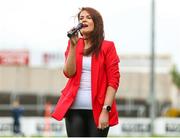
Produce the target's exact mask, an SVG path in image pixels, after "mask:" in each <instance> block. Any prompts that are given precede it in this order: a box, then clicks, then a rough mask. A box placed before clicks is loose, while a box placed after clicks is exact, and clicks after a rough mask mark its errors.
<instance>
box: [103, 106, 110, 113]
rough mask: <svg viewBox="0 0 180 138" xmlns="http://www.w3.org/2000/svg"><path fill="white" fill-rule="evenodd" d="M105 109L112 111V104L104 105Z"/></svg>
mask: <svg viewBox="0 0 180 138" xmlns="http://www.w3.org/2000/svg"><path fill="white" fill-rule="evenodd" d="M103 109H105V110H106V111H108V112H111V106H110V105H104V106H103Z"/></svg>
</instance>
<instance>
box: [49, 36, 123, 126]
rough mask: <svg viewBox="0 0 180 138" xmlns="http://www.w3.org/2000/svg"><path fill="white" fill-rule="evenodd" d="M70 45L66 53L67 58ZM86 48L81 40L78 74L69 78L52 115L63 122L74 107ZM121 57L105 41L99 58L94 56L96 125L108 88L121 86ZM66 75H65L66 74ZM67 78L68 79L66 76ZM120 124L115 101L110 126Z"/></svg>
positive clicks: (93, 94) (93, 104) (77, 57)
mask: <svg viewBox="0 0 180 138" xmlns="http://www.w3.org/2000/svg"><path fill="white" fill-rule="evenodd" d="M69 47H70V44H68V48H67V50H66V52H65V56H66V57H67V55H68V51H69ZM83 48H84V41H83V39H79V41H78V44H77V47H76V73H75V75H73V76H72V77H71V78H69V80H68V82H67V84H66V86H65V88H64V89H63V90H62V91H61V96H60V98H59V100H58V103H57V105H56V107H55V109H54V111H53V113H52V117H53V118H55V119H57V120H62V119H63V117H64V116H65V114H66V112H67V110H68V109H69V107H70V106H71V105H72V103H73V101H74V99H75V96H76V94H77V91H78V88H79V85H80V79H81V72H82V56H83V55H82V52H83ZM118 63H119V57H118V55H117V53H116V49H115V46H114V43H113V42H111V41H106V40H104V41H103V43H102V46H101V50H100V53H99V56H98V57H96V56H95V55H93V56H92V63H91V86H92V110H93V116H94V120H95V123H96V125H97V126H98V120H99V115H100V113H101V111H102V106H103V104H104V100H105V95H106V90H107V87H108V86H112V87H113V88H114V89H115V90H117V89H118V86H119V78H120V73H119V65H118ZM64 74H65V73H64ZM65 76H66V77H68V76H67V75H66V74H65ZM116 124H118V112H117V109H116V103H115V100H114V102H113V104H112V109H111V112H110V113H109V125H110V126H113V125H116Z"/></svg>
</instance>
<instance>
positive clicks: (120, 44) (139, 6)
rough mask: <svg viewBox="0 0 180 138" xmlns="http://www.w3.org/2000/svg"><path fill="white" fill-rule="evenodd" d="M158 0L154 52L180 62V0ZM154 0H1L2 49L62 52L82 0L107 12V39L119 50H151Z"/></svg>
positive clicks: (84, 4)
mask: <svg viewBox="0 0 180 138" xmlns="http://www.w3.org/2000/svg"><path fill="white" fill-rule="evenodd" d="M155 1H156V7H157V9H156V49H155V50H156V53H160V54H171V56H172V60H173V62H174V63H176V64H178V66H179V68H180V60H178V59H180V54H179V52H178V51H180V8H179V5H180V0H155ZM150 2H151V0H114V1H109V0H103V1H100V0H53V1H52V0H0V49H22V48H25V49H29V50H31V51H60V52H64V50H65V48H66V45H67V41H68V38H67V36H66V32H67V31H68V30H69V29H70V28H71V27H72V26H74V25H76V24H77V22H75V21H74V17H73V16H75V15H76V13H77V12H78V8H80V7H82V6H90V7H94V8H96V9H97V10H99V11H100V13H101V14H102V16H103V18H104V24H105V35H106V39H108V40H112V41H114V42H115V44H116V48H117V51H118V53H119V54H131V53H134V54H144V53H145V54H148V53H149V52H150V10H151V9H150Z"/></svg>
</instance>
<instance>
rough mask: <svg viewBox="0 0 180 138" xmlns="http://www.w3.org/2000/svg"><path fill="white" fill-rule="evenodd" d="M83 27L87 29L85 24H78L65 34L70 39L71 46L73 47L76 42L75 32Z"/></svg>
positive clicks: (76, 35)
mask: <svg viewBox="0 0 180 138" xmlns="http://www.w3.org/2000/svg"><path fill="white" fill-rule="evenodd" d="M83 27H87V25H86V24H82V23H79V24H78V25H77V26H76V27H74V28H73V29H71V30H70V31H68V32H67V36H68V37H69V38H70V41H71V45H72V46H75V45H76V44H77V41H78V34H77V32H78V31H79V30H80V29H82V28H83Z"/></svg>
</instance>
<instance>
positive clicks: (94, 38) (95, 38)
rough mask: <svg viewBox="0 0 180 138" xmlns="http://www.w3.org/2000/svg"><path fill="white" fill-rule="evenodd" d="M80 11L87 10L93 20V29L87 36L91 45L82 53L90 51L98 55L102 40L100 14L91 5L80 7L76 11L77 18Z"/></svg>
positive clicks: (102, 27)
mask: <svg viewBox="0 0 180 138" xmlns="http://www.w3.org/2000/svg"><path fill="white" fill-rule="evenodd" d="M82 11H87V12H88V13H89V14H90V15H91V18H92V20H93V22H94V30H93V32H91V34H90V38H89V39H90V42H91V44H92V45H91V47H90V48H88V49H87V50H86V51H85V52H84V53H83V54H84V55H89V54H91V53H92V54H95V55H96V56H98V54H99V51H100V49H101V45H102V42H103V40H104V24H103V19H102V16H101V14H100V13H99V12H98V11H97V10H95V9H93V8H91V7H82V8H81V9H80V11H79V13H78V20H79V18H80V14H81V12H82Z"/></svg>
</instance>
